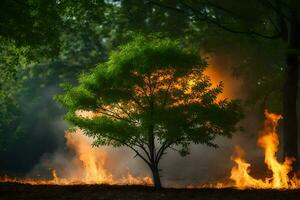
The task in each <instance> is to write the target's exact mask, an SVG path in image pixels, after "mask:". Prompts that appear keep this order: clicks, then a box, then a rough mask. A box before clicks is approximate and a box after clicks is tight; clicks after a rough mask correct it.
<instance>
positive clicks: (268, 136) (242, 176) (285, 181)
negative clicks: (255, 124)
mask: <svg viewBox="0 0 300 200" xmlns="http://www.w3.org/2000/svg"><path fill="white" fill-rule="evenodd" d="M265 117H266V119H265V122H264V127H263V130H262V131H261V133H260V137H259V139H258V145H259V146H260V147H262V148H263V149H264V153H265V164H266V165H267V166H268V169H269V170H270V171H271V172H272V177H269V178H265V179H264V180H262V179H256V178H254V177H252V176H251V175H250V167H251V164H249V163H247V162H246V161H245V160H244V155H245V153H244V151H243V150H242V149H241V148H240V147H236V151H235V154H234V156H232V158H231V159H232V160H233V161H234V162H235V164H236V166H234V167H233V168H232V170H231V176H230V179H232V180H233V181H234V182H235V185H234V186H235V187H237V188H239V189H244V188H261V189H295V188H299V187H300V180H299V179H297V178H296V176H295V175H294V177H293V178H289V173H290V172H291V169H292V166H291V165H292V162H293V160H294V159H293V158H285V160H284V162H283V163H280V162H279V161H278V160H277V157H276V153H277V151H278V145H279V138H278V135H277V133H276V127H277V125H278V120H279V119H281V118H282V116H281V115H276V114H274V113H269V112H268V111H265Z"/></svg>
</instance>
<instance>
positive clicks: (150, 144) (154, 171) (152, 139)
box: [148, 124, 162, 189]
mask: <svg viewBox="0 0 300 200" xmlns="http://www.w3.org/2000/svg"><path fill="white" fill-rule="evenodd" d="M153 132H154V126H153V125H152V124H151V125H150V126H149V129H148V147H149V152H150V163H151V166H149V167H150V169H151V172H152V178H153V182H154V187H155V188H156V189H161V188H162V186H161V182H160V175H159V170H158V163H157V162H156V152H155V137H154V133H153Z"/></svg>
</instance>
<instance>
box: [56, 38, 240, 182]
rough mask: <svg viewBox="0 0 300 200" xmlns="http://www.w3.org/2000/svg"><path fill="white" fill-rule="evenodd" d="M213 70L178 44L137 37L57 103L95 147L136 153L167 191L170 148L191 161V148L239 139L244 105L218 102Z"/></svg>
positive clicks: (83, 78)
mask: <svg viewBox="0 0 300 200" xmlns="http://www.w3.org/2000/svg"><path fill="white" fill-rule="evenodd" d="M205 66H206V63H205V62H204V61H203V60H201V59H200V58H199V56H198V54H197V53H192V52H189V51H187V50H184V49H183V48H182V47H181V46H180V45H179V43H178V42H177V41H174V40H170V39H161V38H159V37H157V36H149V37H143V36H137V37H135V38H134V39H133V40H132V41H131V42H129V43H128V44H126V45H123V46H121V47H119V48H118V49H117V50H116V51H114V52H112V53H111V54H110V56H109V59H108V61H107V62H106V63H103V64H100V65H98V66H97V67H96V68H95V69H93V70H92V72H91V73H89V74H83V75H82V76H81V77H80V79H79V85H77V86H71V85H66V86H65V93H64V94H62V95H59V96H57V100H58V101H60V102H61V103H62V104H63V105H64V106H66V107H67V108H68V113H67V114H66V116H65V117H66V119H67V120H68V121H69V122H71V124H73V125H74V126H75V127H79V128H80V129H82V130H83V131H84V133H85V134H86V135H88V136H90V137H93V138H94V139H95V142H94V145H96V146H99V145H114V146H127V147H129V148H130V149H132V150H133V151H134V152H135V153H136V155H137V156H138V157H139V158H141V159H142V160H143V161H144V162H145V163H146V164H147V165H148V166H149V168H150V169H151V172H152V175H153V181H154V185H155V187H156V188H161V181H160V175H159V162H160V160H161V158H162V156H163V155H164V154H165V152H166V150H167V149H168V148H172V149H173V147H174V148H178V151H179V152H180V153H181V155H186V154H188V152H189V148H188V147H189V144H190V143H195V144H206V145H209V146H213V147H216V146H217V145H216V144H214V143H213V140H214V138H215V137H216V136H217V135H224V136H231V134H232V133H233V132H234V131H236V123H237V122H238V121H239V120H240V119H241V117H242V114H241V109H240V107H239V104H238V102H237V101H229V100H226V99H225V100H217V96H218V94H220V93H221V92H222V84H221V83H220V84H219V85H218V86H216V87H213V86H212V84H211V83H210V80H209V77H207V76H205V75H203V70H204V69H205Z"/></svg>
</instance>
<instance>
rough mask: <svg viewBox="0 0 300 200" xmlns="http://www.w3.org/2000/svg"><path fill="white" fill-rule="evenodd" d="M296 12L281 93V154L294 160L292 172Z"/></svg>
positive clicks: (299, 36) (295, 129) (298, 36)
mask: <svg viewBox="0 0 300 200" xmlns="http://www.w3.org/2000/svg"><path fill="white" fill-rule="evenodd" d="M298 21H299V20H298V16H297V11H293V12H292V13H291V20H290V21H289V24H288V35H287V36H288V37H287V39H288V50H287V55H286V70H285V81H284V88H283V89H284V91H283V117H284V118H283V133H284V134H283V154H284V156H287V157H293V158H295V159H296V162H295V165H294V170H296V169H297V168H298V166H299V165H298V164H297V163H298V162H299V158H298V146H297V145H298V143H297V141H298V137H297V136H298V127H297V93H298V65H299V61H298V55H297V54H298V53H297V50H298V49H299V39H300V34H299V28H300V27H299V22H298Z"/></svg>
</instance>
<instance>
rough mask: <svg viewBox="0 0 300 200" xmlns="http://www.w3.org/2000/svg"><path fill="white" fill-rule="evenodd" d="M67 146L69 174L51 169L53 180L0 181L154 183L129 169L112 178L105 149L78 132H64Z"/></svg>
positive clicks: (25, 182) (17, 181)
mask: <svg viewBox="0 0 300 200" xmlns="http://www.w3.org/2000/svg"><path fill="white" fill-rule="evenodd" d="M65 138H66V139H67V147H68V148H70V149H72V150H73V151H74V153H75V157H74V159H73V162H72V163H71V166H72V168H71V169H70V170H68V171H69V172H68V174H64V177H63V178H62V177H60V176H59V174H58V173H57V170H55V169H52V170H51V172H52V179H50V180H39V179H38V180H37V179H16V178H9V177H4V178H2V179H0V182H11V183H22V184H31V185H78V184H110V185H153V183H152V179H151V177H149V176H144V177H135V176H133V175H132V174H131V173H130V172H128V173H127V174H126V175H125V176H123V177H121V178H114V177H113V175H112V173H111V172H109V169H108V167H107V166H106V161H107V152H106V151H105V150H103V149H98V148H94V147H92V141H91V139H90V138H88V137H87V136H85V135H83V133H82V132H81V131H79V130H78V131H76V133H66V134H65Z"/></svg>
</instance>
